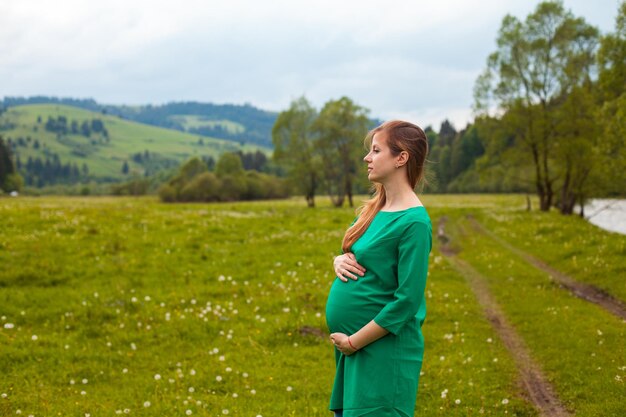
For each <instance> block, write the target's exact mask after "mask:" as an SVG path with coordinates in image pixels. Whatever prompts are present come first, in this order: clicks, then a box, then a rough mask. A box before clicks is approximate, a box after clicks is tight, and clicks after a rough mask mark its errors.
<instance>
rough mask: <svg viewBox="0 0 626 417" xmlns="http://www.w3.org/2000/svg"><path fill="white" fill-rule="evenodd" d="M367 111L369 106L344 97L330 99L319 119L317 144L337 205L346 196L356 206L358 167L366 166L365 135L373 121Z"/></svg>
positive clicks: (330, 189)
mask: <svg viewBox="0 0 626 417" xmlns="http://www.w3.org/2000/svg"><path fill="white" fill-rule="evenodd" d="M367 114H368V110H367V109H365V108H363V107H361V106H358V105H356V104H355V103H354V102H353V101H352V100H350V99H349V98H348V97H342V98H340V99H339V100H330V101H328V102H327V103H326V104H325V105H324V107H323V108H322V110H321V111H320V114H319V116H318V117H317V119H316V120H315V123H314V126H313V129H314V131H315V132H316V133H317V138H316V141H315V145H316V149H318V150H319V152H320V154H321V158H322V164H323V167H324V169H323V173H324V177H325V178H324V179H325V182H326V186H327V189H328V195H329V196H330V198H331V201H332V203H333V205H335V206H336V207H342V206H343V202H344V199H345V197H346V196H347V197H348V202H349V204H350V207H353V206H354V202H353V201H352V193H353V186H354V182H355V179H356V178H357V171H358V170H359V167H361V171H364V169H365V168H364V167H365V164H364V163H363V161H362V158H363V156H364V152H363V138H364V137H365V135H366V134H367V131H368V126H369V123H370V122H369V119H368V118H367ZM363 176H365V174H363Z"/></svg>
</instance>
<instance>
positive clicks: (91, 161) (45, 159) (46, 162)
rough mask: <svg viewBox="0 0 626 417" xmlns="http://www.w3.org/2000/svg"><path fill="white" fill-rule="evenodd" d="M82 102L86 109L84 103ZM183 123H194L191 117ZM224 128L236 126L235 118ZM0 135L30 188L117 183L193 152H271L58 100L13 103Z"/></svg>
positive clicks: (0, 122)
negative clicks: (55, 180) (54, 183)
mask: <svg viewBox="0 0 626 417" xmlns="http://www.w3.org/2000/svg"><path fill="white" fill-rule="evenodd" d="M94 103H95V102H94ZM82 104H83V106H82V107H86V106H87V105H88V101H85V102H84V103H82ZM185 122H186V123H188V124H190V125H193V123H194V122H195V120H194V119H193V118H187V119H186V120H185ZM225 126H228V128H231V129H233V131H236V129H238V126H237V125H236V124H235V123H234V122H230V123H229V124H226V125H225ZM0 136H2V137H3V138H4V141H5V142H8V143H10V146H11V149H12V152H13V154H14V156H15V158H16V161H17V164H18V170H19V171H20V173H21V174H22V176H24V177H25V179H26V180H27V185H34V186H39V185H44V184H47V183H51V182H50V181H48V180H49V179H50V177H51V176H54V177H55V178H60V179H63V181H61V182H67V183H74V182H77V181H82V180H95V181H99V182H103V181H119V180H124V179H125V178H128V177H130V176H131V175H141V176H145V175H152V174H154V173H156V172H158V171H160V170H163V169H168V168H173V167H175V166H178V165H179V164H180V163H181V162H183V161H185V160H187V159H189V158H191V157H192V156H198V157H204V158H209V157H212V158H213V159H217V158H218V157H219V155H221V154H222V153H223V152H226V151H238V150H241V151H242V152H255V151H256V150H261V151H263V152H265V153H269V152H270V149H269V148H266V147H260V146H257V145H252V144H246V145H243V146H242V145H241V144H239V143H237V142H233V141H229V140H224V139H216V138H211V137H207V136H203V135H198V134H190V133H184V132H179V131H177V130H172V129H164V128H160V127H155V126H149V125H146V124H141V123H137V122H134V121H130V120H124V119H122V118H120V117H118V116H114V115H111V114H108V112H107V114H103V112H102V111H100V112H95V111H89V110H85V109H83V108H77V107H72V106H66V105H61V104H30V105H19V106H13V105H11V106H10V107H9V108H8V109H5V110H4V111H2V113H1V114H0Z"/></svg>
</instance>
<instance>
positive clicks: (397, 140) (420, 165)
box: [341, 120, 428, 253]
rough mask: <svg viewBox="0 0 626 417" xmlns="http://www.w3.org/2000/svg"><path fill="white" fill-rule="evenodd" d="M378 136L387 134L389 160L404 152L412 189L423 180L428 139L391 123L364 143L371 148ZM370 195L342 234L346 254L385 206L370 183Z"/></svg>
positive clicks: (378, 190)
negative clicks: (389, 151) (356, 217)
mask: <svg viewBox="0 0 626 417" xmlns="http://www.w3.org/2000/svg"><path fill="white" fill-rule="evenodd" d="M378 132H385V133H387V146H389V149H390V150H391V154H392V155H393V156H398V155H399V154H400V152H402V151H406V152H408V154H409V159H408V161H407V163H406V166H407V170H406V172H407V180H408V181H409V184H410V185H411V187H412V188H413V189H415V187H416V186H417V184H418V183H419V182H420V181H423V180H424V163H425V162H426V155H427V154H428V138H427V137H426V134H425V133H424V131H423V130H422V129H421V128H420V127H419V126H417V125H414V124H413V123H409V122H404V121H401V120H391V121H388V122H385V123H383V124H382V125H380V126H378V127H376V128H374V129H372V130H371V131H369V133H368V134H367V136H366V137H365V140H364V143H365V145H366V146H367V148H368V149H369V148H371V146H372V139H373V138H374V135H375V134H376V133H378ZM373 191H374V194H373V195H372V198H370V199H369V200H367V201H366V202H365V203H364V204H363V205H362V206H361V207H359V209H358V210H357V212H358V214H359V218H358V219H357V221H356V222H355V223H354V224H353V225H352V226H351V227H350V228H348V230H346V234H345V235H344V237H343V242H342V244H341V247H342V249H343V251H344V253H346V252H350V248H351V247H352V245H353V244H354V242H356V241H357V240H358V239H359V238H360V237H361V236H362V235H363V233H365V231H366V230H367V228H368V227H369V225H370V223H372V220H373V219H374V216H375V215H376V213H378V212H379V211H380V209H381V208H382V207H383V206H384V205H385V203H386V201H387V198H386V195H385V188H384V187H383V185H382V184H379V183H374V186H373Z"/></svg>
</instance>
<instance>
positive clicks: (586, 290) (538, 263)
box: [467, 215, 626, 320]
mask: <svg viewBox="0 0 626 417" xmlns="http://www.w3.org/2000/svg"><path fill="white" fill-rule="evenodd" d="M467 218H468V220H469V222H470V224H471V225H472V227H473V228H474V230H476V231H477V232H479V233H482V234H483V235H486V236H489V237H490V238H492V239H493V240H495V241H496V242H498V243H499V244H500V245H502V246H504V247H505V248H506V249H508V250H510V251H511V252H513V253H515V254H516V255H518V256H519V257H520V258H522V259H524V260H525V261H526V262H528V263H529V264H531V265H533V266H534V267H535V268H537V269H539V270H541V271H543V272H545V273H547V274H548V275H550V276H551V277H552V278H553V279H554V280H555V281H556V282H557V283H559V284H560V285H561V286H562V287H563V288H565V289H567V290H569V291H570V292H571V293H572V294H574V295H575V296H576V297H578V298H581V299H583V300H585V301H589V302H591V303H594V304H597V305H598V306H600V307H602V308H603V309H605V310H606V311H608V312H609V313H611V314H614V315H616V316H617V317H619V318H621V319H622V320H626V306H625V305H624V303H622V302H621V301H620V300H618V299H617V298H615V297H613V296H612V295H611V294H609V293H607V292H606V291H604V290H602V289H600V288H598V287H596V286H594V285H591V284H585V283H582V282H580V281H576V280H575V279H573V278H571V277H570V276H568V275H566V274H564V273H563V272H561V271H558V270H556V269H554V268H553V267H551V266H550V265H548V264H547V263H545V262H544V261H542V260H541V259H538V258H536V257H535V256H533V255H531V254H529V253H527V252H524V251H523V250H521V249H518V248H516V247H515V246H513V245H511V244H510V243H509V242H507V241H506V240H504V239H502V238H501V237H500V236H498V235H496V234H495V233H494V232H492V231H491V230H489V229H487V228H486V227H485V226H483V225H482V224H481V223H480V222H479V221H478V220H476V218H475V217H473V216H472V215H468V216H467Z"/></svg>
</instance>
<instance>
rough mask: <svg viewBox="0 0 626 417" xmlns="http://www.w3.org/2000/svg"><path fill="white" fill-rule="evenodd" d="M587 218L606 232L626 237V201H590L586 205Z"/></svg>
mask: <svg viewBox="0 0 626 417" xmlns="http://www.w3.org/2000/svg"><path fill="white" fill-rule="evenodd" d="M576 211H579V210H578V209H577V210H576ZM585 218H586V219H587V220H588V221H589V222H591V223H593V224H595V225H596V226H598V227H601V228H603V229H605V230H609V231H611V232H617V233H621V234H623V235H626V200H617V199H594V200H590V201H589V202H588V203H587V204H585Z"/></svg>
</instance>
